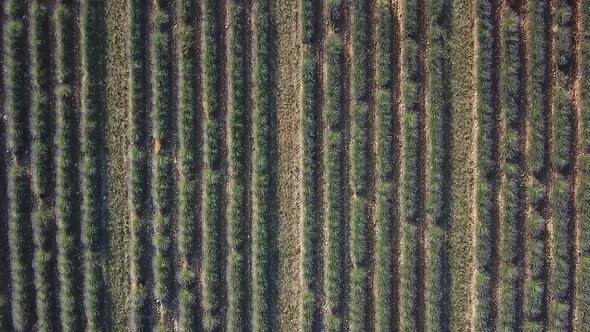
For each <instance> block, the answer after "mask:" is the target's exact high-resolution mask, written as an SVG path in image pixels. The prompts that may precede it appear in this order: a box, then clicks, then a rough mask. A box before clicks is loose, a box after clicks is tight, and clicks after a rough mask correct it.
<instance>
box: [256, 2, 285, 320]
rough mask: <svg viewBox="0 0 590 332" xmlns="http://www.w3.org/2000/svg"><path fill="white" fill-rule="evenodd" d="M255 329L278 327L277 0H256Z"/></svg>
mask: <svg viewBox="0 0 590 332" xmlns="http://www.w3.org/2000/svg"><path fill="white" fill-rule="evenodd" d="M255 12H256V17H255V19H254V24H255V27H256V28H255V31H256V56H255V58H256V59H257V61H256V64H255V71H254V86H255V91H256V93H255V100H256V110H255V113H254V123H255V128H256V130H255V135H254V137H255V138H254V144H255V149H254V151H255V153H254V174H255V176H254V197H255V199H254V211H255V212H254V219H253V230H254V232H253V250H252V252H253V258H254V259H253V271H254V279H253V289H252V292H253V313H252V316H253V319H252V321H253V324H252V325H253V329H254V330H257V331H275V330H277V328H278V323H279V321H278V318H279V317H278V316H279V311H278V306H279V305H278V294H279V285H278V280H277V279H278V259H279V257H278V249H279V248H278V237H277V234H276V231H277V229H278V210H277V209H276V206H277V204H278V183H277V175H278V172H277V167H276V160H277V159H276V158H277V139H278V135H277V131H276V128H277V124H278V122H277V121H278V116H277V89H276V87H277V74H278V69H277V68H278V67H277V59H278V54H277V46H278V44H277V31H276V22H275V17H274V16H273V1H272V0H261V1H258V2H257V3H256V8H255Z"/></svg>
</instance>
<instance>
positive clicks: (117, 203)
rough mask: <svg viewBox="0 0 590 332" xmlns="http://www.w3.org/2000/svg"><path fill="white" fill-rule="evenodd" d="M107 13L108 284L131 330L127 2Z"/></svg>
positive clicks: (119, 320) (121, 326) (122, 325)
mask: <svg viewBox="0 0 590 332" xmlns="http://www.w3.org/2000/svg"><path fill="white" fill-rule="evenodd" d="M106 7H107V8H106V10H107V38H108V41H107V42H108V50H107V75H108V77H107V80H106V81H107V86H106V89H107V91H106V92H107V98H106V101H107V115H106V117H107V119H106V135H105V140H106V142H105V143H106V153H107V156H106V163H107V175H106V176H107V197H108V200H107V204H108V206H107V211H109V216H108V234H109V236H110V239H109V244H110V252H109V253H108V254H109V256H110V259H111V260H110V263H109V266H110V267H109V281H108V283H109V285H110V290H111V295H110V297H111V299H112V308H111V312H112V315H113V317H112V318H113V324H114V329H115V330H117V331H124V330H126V329H127V328H128V320H129V311H128V310H129V309H128V307H129V306H128V305H127V299H128V296H129V289H130V280H129V265H130V259H129V245H130V241H131V234H130V230H129V223H128V220H129V218H130V215H129V206H128V202H129V199H128V196H127V171H128V169H127V168H128V160H127V156H128V155H127V151H128V144H129V143H128V141H127V132H128V127H127V126H128V124H127V123H128V114H127V112H128V86H129V85H128V79H129V70H128V68H129V65H128V59H127V34H126V32H127V31H128V30H129V29H128V27H127V1H126V0H109V1H107V5H106Z"/></svg>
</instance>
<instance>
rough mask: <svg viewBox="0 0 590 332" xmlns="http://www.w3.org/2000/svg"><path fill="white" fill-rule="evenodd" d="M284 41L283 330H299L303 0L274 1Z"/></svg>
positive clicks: (281, 72)
mask: <svg viewBox="0 0 590 332" xmlns="http://www.w3.org/2000/svg"><path fill="white" fill-rule="evenodd" d="M275 10H276V19H277V30H278V40H279V52H278V54H279V61H278V65H279V68H278V70H279V80H278V85H279V86H278V94H279V95H278V97H279V98H278V107H279V110H278V125H279V127H278V139H279V144H278V147H279V166H278V171H279V182H278V184H279V193H278V194H279V202H280V203H279V209H280V211H279V213H280V217H279V248H280V250H279V262H280V263H279V265H280V267H279V280H280V282H279V283H280V286H279V288H280V289H279V294H280V295H279V297H280V318H279V320H280V321H279V324H280V327H281V330H285V331H287V330H298V329H300V324H301V320H300V315H301V312H300V310H301V298H302V297H301V295H302V294H301V291H302V287H301V279H300V276H301V270H300V269H301V242H300V238H301V235H300V234H301V230H300V220H301V201H302V198H301V195H302V188H301V183H302V181H301V162H300V160H301V151H302V148H301V107H300V104H301V100H300V88H301V87H300V84H301V83H300V82H301V78H300V76H301V28H300V25H301V20H300V18H301V15H300V10H301V9H300V1H297V0H279V1H277V3H276V5H275Z"/></svg>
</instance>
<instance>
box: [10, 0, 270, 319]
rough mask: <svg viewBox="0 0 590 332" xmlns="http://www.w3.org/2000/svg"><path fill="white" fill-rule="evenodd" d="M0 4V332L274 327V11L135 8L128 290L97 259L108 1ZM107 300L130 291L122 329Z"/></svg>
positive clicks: (101, 250) (180, 4)
mask: <svg viewBox="0 0 590 332" xmlns="http://www.w3.org/2000/svg"><path fill="white" fill-rule="evenodd" d="M226 6H229V8H230V10H231V14H230V15H231V18H232V19H231V22H232V24H231V29H230V32H229V33H226V32H225V26H226V21H227V20H228V19H229V18H226V14H225V12H226ZM2 8H3V9H4V8H6V10H7V12H6V17H7V20H3V24H2V28H3V31H6V33H5V34H4V35H3V36H6V43H5V44H3V45H6V51H5V52H3V53H2V59H6V63H7V64H9V67H10V69H9V70H7V72H6V78H7V79H6V84H5V89H2V91H6V92H7V94H6V103H5V105H6V108H4V107H3V108H2V110H3V112H4V110H6V115H7V116H6V117H4V115H5V114H4V113H2V115H3V119H4V118H6V119H7V121H6V126H7V131H6V133H5V132H4V120H3V121H2V125H3V126H2V127H1V129H2V132H0V134H2V135H3V136H2V137H3V138H4V136H6V137H7V138H8V143H9V144H8V145H9V146H8V147H7V148H8V149H4V148H3V149H2V160H1V161H2V168H1V171H2V174H1V175H2V181H4V180H7V183H6V184H5V183H4V182H2V183H0V184H2V188H1V189H2V191H3V192H10V193H11V194H10V196H9V197H8V199H6V198H4V196H2V199H1V200H0V202H1V203H2V207H3V209H2V213H5V211H7V212H8V213H7V218H4V216H3V217H2V221H3V224H2V225H3V227H4V225H6V226H7V228H6V229H5V228H1V229H0V230H1V231H2V236H7V237H8V236H9V238H10V241H9V242H8V243H9V244H10V250H6V251H3V252H2V255H4V254H6V255H10V257H5V256H2V259H3V260H5V261H6V262H7V265H9V266H11V268H10V269H9V270H8V271H10V273H11V274H10V275H4V274H2V275H1V276H2V277H3V278H5V279H8V280H7V281H9V282H3V287H2V288H1V290H2V292H0V297H1V298H0V300H1V301H0V304H1V306H0V317H1V319H0V327H1V329H3V330H12V329H15V330H19V331H21V330H22V331H29V330H34V329H40V330H42V331H54V330H65V331H80V330H85V329H89V330H105V329H113V328H114V329H116V330H123V329H128V328H129V329H132V330H151V329H154V328H156V329H160V330H173V329H176V328H181V329H182V330H194V331H197V330H201V329H203V328H206V329H213V330H215V329H217V328H220V327H222V326H226V325H230V326H233V327H234V328H242V327H244V326H250V325H251V326H252V328H254V329H257V330H275V329H276V327H277V326H278V313H279V311H278V308H277V306H278V281H277V276H276V275H275V271H277V267H278V248H277V246H278V244H277V243H276V242H275V241H276V239H277V234H276V229H277V214H276V206H277V204H278V203H277V202H278V197H277V180H276V179H277V178H278V176H277V174H276V166H275V164H274V162H273V161H274V160H275V159H276V151H277V137H276V133H275V129H274V128H276V124H277V114H276V109H277V95H276V91H275V87H276V86H277V81H276V79H277V78H276V76H277V62H276V59H277V54H276V52H277V40H276V31H275V18H274V7H273V5H272V2H270V1H267V2H257V3H256V6H255V7H251V6H250V2H247V1H240V0H236V1H232V2H230V3H229V2H228V3H224V2H219V1H206V2H204V3H200V2H198V3H197V2H194V1H184V0H178V1H172V0H169V1H158V2H155V3H153V4H151V3H148V2H145V1H131V2H129V16H128V18H129V25H128V26H129V35H128V38H129V40H128V50H129V53H128V56H129V60H130V67H129V69H130V77H129V84H130V85H129V87H130V90H129V143H130V145H129V159H130V162H129V183H128V189H129V193H130V201H129V204H130V207H131V211H132V213H131V223H130V228H131V234H132V237H131V239H130V240H131V241H130V247H129V259H130V262H129V263H130V264H129V265H130V271H129V272H130V277H131V288H130V290H127V289H109V285H110V283H109V280H107V274H106V273H105V272H106V269H107V267H108V266H109V264H110V262H109V261H107V259H125V257H109V256H107V254H106V250H107V242H106V239H107V238H108V234H107V233H106V231H107V229H106V225H107V217H108V216H109V214H108V212H107V211H106V209H105V206H107V205H106V199H107V197H106V195H105V191H106V188H105V186H106V183H107V182H108V181H106V180H107V179H106V178H105V177H106V171H105V170H106V158H107V157H106V154H107V153H108V151H105V150H104V140H105V138H104V136H103V135H104V133H105V130H104V128H105V125H108V124H106V123H105V118H104V117H105V110H106V108H105V107H106V106H105V103H106V101H105V88H106V79H107V77H108V73H107V72H106V68H105V65H106V54H105V44H106V37H107V36H106V35H105V31H106V29H105V4H104V3H103V2H101V1H93V0H92V1H86V2H84V3H82V4H81V3H78V2H75V1H56V2H55V3H53V2H51V1H41V0H38V1H13V2H9V3H7V4H6V6H2ZM29 13H30V14H31V15H28V14H29ZM201 14H203V17H204V18H205V19H204V20H203V22H202V23H200V21H199V20H197V18H198V15H201ZM197 21H198V22H199V24H195V22H197ZM201 32H203V38H204V43H203V44H202V45H203V46H201ZM254 35H256V36H257V37H256V38H255V40H256V44H254V43H252V42H251V40H252V36H254ZM29 36H30V38H29ZM201 47H202V48H203V53H204V56H203V57H202V58H201V57H200V56H199V53H198V52H200V49H201ZM228 50H229V53H228ZM252 59H255V60H254V61H253V62H251V60H252ZM201 61H202V62H201ZM251 63H253V64H254V65H253V66H252V65H251ZM226 68H230V69H231V75H226ZM2 78H3V77H2ZM228 93H229V97H228ZM2 96H4V95H2ZM3 105H4V103H3ZM228 123H229V126H228V127H227V128H226V124H228ZM252 128H255V131H254V129H252ZM226 131H227V133H226ZM226 134H229V138H226ZM2 142H3V143H2V144H4V139H3V140H2ZM251 144H253V147H254V151H255V153H254V154H252V155H251V152H250V150H251V148H250V145H251ZM5 151H8V152H10V154H9V155H5V154H4V152H5ZM5 165H6V169H5ZM203 166H204V167H203ZM5 171H6V174H5ZM228 194H229V195H228ZM226 195H228V196H227V197H226ZM253 204H254V205H255V207H254V208H253V207H252V205H253ZM201 207H202V209H201ZM226 207H227V208H228V212H227V214H226V213H225V210H226ZM5 208H6V209H5ZM6 219H8V222H7V223H6V224H5V223H4V220H6ZM226 225H228V226H226ZM2 273H4V272H2ZM226 275H227V277H226ZM201 280H203V282H201ZM12 285H14V287H12ZM110 292H123V293H127V292H129V295H130V297H129V299H130V300H129V309H130V317H129V322H128V324H129V325H128V326H113V322H112V321H111V318H110V314H111V311H110V309H109V308H110V303H108V301H109V298H110V295H109V293H110ZM226 307H229V310H226ZM250 315H251V316H250Z"/></svg>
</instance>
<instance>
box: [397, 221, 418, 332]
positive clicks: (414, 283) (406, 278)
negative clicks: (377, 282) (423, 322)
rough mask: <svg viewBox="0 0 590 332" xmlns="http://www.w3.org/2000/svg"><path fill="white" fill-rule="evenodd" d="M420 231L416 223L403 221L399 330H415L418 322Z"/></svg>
mask: <svg viewBox="0 0 590 332" xmlns="http://www.w3.org/2000/svg"><path fill="white" fill-rule="evenodd" d="M419 234H420V231H419V228H418V225H416V224H414V223H408V222H406V223H404V224H402V229H401V246H400V249H401V250H400V251H401V252H402V253H403V254H402V255H403V257H402V259H401V263H400V267H399V274H400V279H399V280H400V286H399V289H400V294H399V302H400V303H399V305H400V330H401V331H416V330H417V328H418V325H419V322H418V319H417V317H418V310H419V301H420V299H418V287H420V286H419V280H418V276H419V275H420V274H419V269H420V262H419V260H420V256H419V254H418V253H419V248H418V247H419V243H418V237H419Z"/></svg>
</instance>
